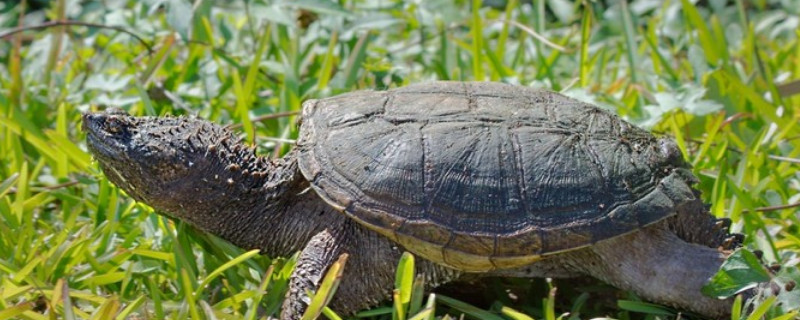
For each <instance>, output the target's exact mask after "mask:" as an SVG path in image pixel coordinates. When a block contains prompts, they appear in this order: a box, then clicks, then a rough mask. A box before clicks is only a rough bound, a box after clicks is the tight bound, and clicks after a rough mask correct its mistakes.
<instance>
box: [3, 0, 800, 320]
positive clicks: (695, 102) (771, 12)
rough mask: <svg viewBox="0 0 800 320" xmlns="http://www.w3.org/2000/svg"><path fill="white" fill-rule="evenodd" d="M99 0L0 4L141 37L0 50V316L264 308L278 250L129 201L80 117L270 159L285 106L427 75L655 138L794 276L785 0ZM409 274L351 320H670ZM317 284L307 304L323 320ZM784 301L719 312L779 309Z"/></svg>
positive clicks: (594, 300) (75, 38) (658, 313)
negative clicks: (474, 83)
mask: <svg viewBox="0 0 800 320" xmlns="http://www.w3.org/2000/svg"><path fill="white" fill-rule="evenodd" d="M29 2H30V1H29ZM117 2H119V3H120V4H119V5H118V6H113V7H105V6H103V5H102V4H101V2H100V1H82V2H80V3H74V2H70V5H69V6H66V5H65V3H66V2H65V1H63V0H58V1H51V2H49V4H50V7H49V8H47V9H45V10H43V11H34V12H28V13H26V14H23V13H22V12H21V10H22V7H21V6H20V5H14V6H12V5H9V4H0V28H3V29H4V31H0V34H2V33H4V32H5V31H9V30H10V29H11V28H14V27H17V26H20V25H23V24H24V25H25V26H33V25H37V24H41V23H43V22H44V21H45V19H49V20H64V19H69V20H73V21H82V22H85V23H95V24H104V25H107V26H118V27H122V29H124V30H127V31H131V32H133V33H135V34H137V35H138V36H139V37H141V39H142V40H143V41H144V42H145V43H146V44H147V45H145V44H143V43H142V42H141V41H139V40H137V39H136V38H134V37H132V36H131V35H129V34H127V33H125V32H121V31H120V30H119V29H108V28H97V27H91V26H86V25H70V26H53V27H47V28H41V29H31V30H27V31H25V32H21V33H17V34H16V36H11V37H6V38H4V39H3V41H0V60H1V61H2V64H0V150H2V152H0V235H1V236H0V319H5V318H19V319H51V318H64V319H83V318H94V319H111V318H116V319H124V318H126V317H128V316H133V315H138V316H139V317H144V316H145V315H146V316H147V317H148V318H159V319H160V318H170V319H183V318H186V317H192V318H209V319H234V318H235V319H238V318H247V319H255V318H259V317H264V316H265V315H269V314H276V312H277V311H278V309H279V307H280V303H281V300H282V297H283V293H284V292H285V289H286V285H287V279H288V276H289V274H290V272H291V270H292V268H293V266H294V260H293V258H292V257H264V256H260V255H257V254H255V252H245V251H243V250H241V249H239V248H236V247H234V246H232V245H230V244H228V243H226V242H224V241H222V240H220V239H218V238H215V237H213V236H209V235H204V234H201V233H198V232H195V231H193V230H192V229H190V228H188V227H186V226H184V225H182V224H174V223H173V222H171V221H169V220H167V219H165V218H163V217H161V216H158V215H156V214H154V213H153V212H152V210H151V209H150V208H148V207H147V206H145V205H142V204H137V203H134V202H133V201H132V200H131V199H130V198H128V197H127V196H126V195H124V194H123V193H122V192H120V190H118V189H117V188H116V187H115V186H113V185H112V184H110V183H109V182H108V180H106V179H105V178H104V177H103V175H102V174H101V172H100V171H99V169H98V167H97V165H96V164H95V163H93V162H92V160H91V157H90V156H89V154H88V153H87V152H86V151H85V144H84V134H83V133H82V132H81V130H80V126H79V122H80V121H79V120H80V113H81V112H84V111H87V110H94V109H97V108H98V105H117V106H121V107H123V108H125V109H127V110H129V111H130V112H131V113H134V114H150V115H164V114H191V115H198V116H200V117H202V118H206V119H210V120H213V121H216V122H219V123H223V124H238V125H240V126H241V129H238V130H240V132H241V133H242V135H243V136H244V137H246V139H247V140H248V141H251V142H253V143H255V144H256V145H257V146H258V148H259V151H260V152H261V153H264V154H273V155H280V154H282V153H284V152H285V151H286V150H288V149H289V148H290V147H291V141H292V139H294V138H295V137H296V134H297V127H296V126H295V125H294V123H295V120H296V116H295V114H296V112H297V111H298V110H299V109H300V105H301V103H302V101H303V100H305V99H308V98H314V97H324V96H330V95H334V94H338V93H342V92H348V91H352V90H357V89H364V88H378V89H383V88H388V87H396V86H401V85H406V84H409V83H417V82H423V81H428V80H431V79H451V80H493V81H505V82H510V83H519V84H523V85H531V86H536V87H544V88H551V89H554V90H558V91H562V92H565V93H566V94H568V95H571V96H573V97H577V98H579V99H582V100H586V101H590V102H593V103H596V104H599V105H601V106H604V107H606V108H609V109H612V110H614V111H616V112H617V113H618V114H619V115H621V116H622V117H624V118H625V119H627V120H629V121H632V122H634V123H637V124H639V125H641V126H644V127H646V128H649V129H652V130H653V131H654V132H656V133H658V134H662V135H669V136H673V137H674V138H675V139H676V140H677V141H678V144H679V146H680V148H681V149H682V150H684V151H685V153H686V157H687V159H688V160H689V161H690V162H691V163H692V164H693V166H694V172H695V174H696V175H697V176H698V177H699V178H700V183H699V184H698V185H697V187H698V188H699V189H700V190H702V191H703V198H704V200H705V201H706V202H708V203H709V204H710V205H711V212H712V213H713V214H714V215H716V216H718V217H730V218H731V219H732V220H733V221H734V231H736V232H741V233H744V234H745V235H746V236H747V238H746V242H745V246H746V247H747V248H749V249H753V250H756V249H757V250H760V251H762V252H763V259H764V260H765V261H766V262H767V263H768V264H772V263H775V264H777V265H780V266H781V267H782V268H781V272H780V273H778V274H777V275H772V274H769V275H767V277H769V278H771V279H772V281H773V282H774V283H775V284H776V285H779V286H780V287H785V286H786V285H787V284H788V282H789V281H791V280H792V279H795V280H798V279H800V276H799V275H798V274H800V272H798V271H797V266H796V265H797V261H798V253H799V252H800V231H799V228H800V215H799V214H798V212H799V211H798V207H797V206H796V204H798V203H800V195H799V194H798V189H800V174H799V172H798V170H797V168H798V165H800V139H798V138H800V126H798V125H797V122H798V120H800V119H798V111H797V110H796V106H798V105H800V96H798V95H796V94H797V93H798V92H797V90H796V89H792V86H790V85H786V84H787V83H789V82H791V81H793V80H796V79H800V58H798V57H800V44H799V43H798V35H800V31H798V28H797V23H798V19H800V16H799V15H798V10H799V9H798V8H799V7H800V6H798V5H796V4H797V3H796V1H778V0H758V1H745V0H737V1H733V3H730V4H724V5H719V6H717V5H714V4H716V3H718V1H709V2H711V3H712V4H708V5H704V6H701V7H695V6H694V5H692V4H691V1H687V0H682V1H676V0H672V1H665V2H664V3H658V2H654V1H643V0H642V1H638V0H637V1H631V2H630V3H627V4H624V5H615V6H611V7H606V6H604V5H603V4H601V2H600V1H598V2H592V1H569V0H563V1H547V2H546V3H545V1H534V2H533V5H530V4H526V3H527V2H525V1H508V2H507V3H508V5H507V6H506V7H505V8H502V7H501V8H490V7H481V8H479V7H476V5H477V4H480V3H481V1H457V0H440V1H439V0H437V1H419V2H401V1H377V0H371V1H367V0H365V1H345V0H341V1H338V2H332V1H328V0H304V1H295V2H289V1H286V2H282V1H274V2H269V1H266V2H265V1H247V2H243V1H231V2H229V3H223V2H214V1H192V2H191V3H190V2H189V1H185V0H175V1H166V2H165V3H166V4H167V6H166V7H165V8H163V9H157V8H154V7H151V6H150V4H151V3H155V2H156V1H150V2H148V1H121V2H120V1H117ZM608 2H610V3H616V1H608ZM195 3H197V5H196V6H194V7H193V5H194V4H195ZM785 3H794V4H795V5H793V6H790V5H786V6H783V5H784V4H785ZM190 11H192V12H193V14H192V15H189V14H188V12H190ZM301 14H302V17H303V19H304V21H311V23H310V24H309V25H308V26H307V27H305V26H301V25H299V23H298V21H299V20H298V19H297V17H299V16H300V15H301ZM23 15H25V19H22V20H21V19H20V17H22V16H23ZM148 47H149V48H148ZM275 114H278V115H285V116H271V115H275ZM654 254H655V253H654ZM751 267H752V268H760V267H758V266H751ZM344 272H347V266H346V264H344ZM756 273H758V272H756ZM329 279H330V281H331V282H329V283H327V284H326V288H329V289H330V291H332V290H333V289H334V288H335V287H336V281H337V278H336V277H335V276H332V277H330V278H329ZM421 279H422V278H420V277H416V276H414V274H413V259H412V258H406V259H404V260H403V262H402V263H401V264H400V268H399V269H398V280H397V284H396V285H397V288H396V291H395V294H394V297H395V299H394V301H393V302H387V303H386V304H385V305H384V306H379V307H376V308H375V309H373V310H368V311H364V312H363V313H362V314H361V315H362V316H367V317H370V318H378V319H433V318H434V317H435V318H443V319H449V318H459V317H460V316H461V314H464V315H466V317H467V318H485V319H508V318H510V319H530V318H535V319H547V320H554V319H556V318H569V319H574V318H592V317H611V318H618V319H631V318H648V319H651V318H675V317H676V316H675V315H676V311H675V310H672V309H670V308H667V307H663V306H658V305H652V304H649V303H645V302H642V301H641V300H639V299H638V298H637V297H635V296H633V295H631V294H626V293H619V292H614V291H611V293H610V294H609V293H608V292H609V289H608V288H607V287H603V286H598V285H594V284H590V285H586V286H582V287H580V288H577V289H575V288H569V287H559V286H558V284H559V282H552V283H551V282H542V281H539V282H535V283H534V285H533V286H532V287H531V291H533V292H532V293H531V294H530V295H527V296H526V297H524V298H523V299H519V300H518V301H516V302H515V301H512V300H509V299H508V298H506V297H504V296H503V295H501V294H498V295H497V301H496V302H495V303H494V304H492V305H491V306H489V308H488V309H487V308H478V307H476V306H472V305H469V304H466V303H464V302H460V301H457V300H455V299H452V298H448V297H443V296H437V295H425V294H424V293H422V292H421V289H420V288H422V283H421V281H422V280H421ZM747 281H748V279H742V278H737V279H734V280H732V281H731V283H722V284H730V285H733V286H744V285H747V284H748V283H746V282H747ZM529 286H530V285H529ZM322 291H323V292H320V294H318V296H319V297H318V298H317V300H315V302H316V301H319V303H318V304H315V307H314V308H313V310H310V312H314V314H319V313H324V314H325V315H327V316H328V317H331V318H335V317H336V316H334V315H333V313H332V311H331V310H329V309H325V308H323V307H322V305H323V304H324V302H325V301H326V300H327V299H328V297H327V296H326V295H327V293H329V290H328V289H326V290H322ZM500 292H503V291H502V290H500ZM798 292H800V289H798V290H795V291H791V292H787V291H786V290H783V293H782V294H781V295H778V296H777V297H769V298H764V299H761V300H760V302H757V303H756V305H755V306H754V307H753V308H752V309H751V310H752V313H750V312H744V313H742V314H739V313H738V312H737V313H734V316H733V318H734V319H758V318H762V317H764V318H770V319H790V318H793V317H796V316H797V312H798V309H800V306H799V305H798V303H797V302H796V301H800V294H798ZM609 296H610V297H611V298H609ZM609 299H611V300H610V301H612V302H609ZM781 302H782V303H781ZM742 303H746V302H742ZM609 304H611V305H609ZM309 315H311V314H309Z"/></svg>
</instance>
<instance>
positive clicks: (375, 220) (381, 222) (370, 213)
mask: <svg viewBox="0 0 800 320" xmlns="http://www.w3.org/2000/svg"><path fill="white" fill-rule="evenodd" d="M344 211H345V213H346V214H348V215H352V216H354V217H355V218H356V219H357V220H361V221H363V222H364V223H366V224H367V226H368V227H370V228H372V229H375V230H376V231H378V232H382V233H387V235H388V236H389V237H390V238H394V235H395V234H396V233H395V231H396V230H397V229H398V228H400V227H401V226H402V225H403V224H405V220H406V219H404V218H398V217H395V216H393V215H390V214H386V212H381V211H378V210H373V209H366V208H364V207H363V206H362V204H361V203H359V202H357V201H356V202H352V203H350V204H349V205H348V206H346V208H345V209H344Z"/></svg>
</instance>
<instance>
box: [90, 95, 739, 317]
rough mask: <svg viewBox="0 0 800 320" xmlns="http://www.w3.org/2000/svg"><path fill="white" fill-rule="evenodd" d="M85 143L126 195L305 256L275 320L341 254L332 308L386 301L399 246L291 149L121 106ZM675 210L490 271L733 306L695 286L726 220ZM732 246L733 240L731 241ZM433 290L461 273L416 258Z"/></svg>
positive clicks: (674, 301) (238, 240)
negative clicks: (309, 174)
mask: <svg viewBox="0 0 800 320" xmlns="http://www.w3.org/2000/svg"><path fill="white" fill-rule="evenodd" d="M83 127H84V130H85V131H86V132H87V145H88V147H89V149H90V151H91V152H92V153H93V154H94V156H95V158H96V159H97V160H98V162H99V163H100V165H101V167H102V168H103V171H104V172H105V173H106V175H107V176H108V178H109V179H110V180H111V181H112V182H114V183H115V184H116V185H117V186H119V187H121V188H123V189H124V190H125V191H126V192H127V193H128V194H129V195H130V196H132V197H133V198H135V199H136V200H138V201H141V202H144V203H147V204H149V205H150V206H152V207H153V208H155V209H156V210H158V211H159V212H161V213H163V214H166V215H169V216H171V217H174V218H177V219H180V220H183V221H185V222H187V223H189V224H191V225H193V226H195V227H197V228H199V229H201V230H203V231H206V232H209V233H212V234H215V235H217V236H220V237H221V238H223V239H226V240H228V241H231V242H232V243H234V244H236V245H238V246H240V247H243V248H247V249H252V248H258V249H261V250H262V252H263V253H265V254H267V255H270V256H286V255H291V254H293V253H294V252H297V251H298V250H299V251H301V255H300V258H299V261H298V267H297V268H296V270H295V272H294V273H293V275H292V279H291V281H290V288H289V292H288V293H287V299H286V302H285V303H284V307H283V310H282V314H281V318H283V319H297V318H299V317H300V315H301V314H302V312H303V311H304V310H305V308H306V306H307V303H308V298H307V297H306V296H305V292H306V291H307V290H311V291H313V290H314V289H315V288H316V287H317V285H318V284H319V280H320V279H321V276H322V274H324V272H325V271H326V269H327V267H328V266H329V265H330V263H331V262H332V261H334V260H335V259H336V258H337V257H338V256H339V255H340V254H342V253H348V254H349V256H350V258H349V260H348V263H347V266H346V268H345V273H344V278H343V280H342V283H341V285H340V287H339V289H338V291H337V294H336V296H335V298H334V300H333V301H332V302H331V307H332V308H333V309H334V310H336V311H338V312H340V313H343V314H349V313H353V312H356V311H358V310H361V309H363V308H366V307H369V306H371V305H374V304H375V303H377V302H379V301H382V300H384V299H385V298H386V297H388V295H389V293H390V292H391V289H392V286H393V279H394V269H395V266H396V263H397V260H398V258H399V257H400V254H401V252H402V251H403V250H404V249H407V250H410V251H412V252H414V249H413V248H404V247H403V246H402V245H398V244H396V243H395V242H393V241H390V240H389V239H388V238H386V237H384V236H383V235H380V234H379V233H376V232H374V231H372V230H371V229H368V228H366V227H364V226H362V224H360V223H357V222H356V221H354V220H353V219H350V218H348V217H347V216H346V215H344V214H342V213H340V212H338V211H337V210H335V209H334V208H333V207H331V206H330V205H329V204H328V203H326V202H325V201H324V200H322V199H321V198H320V197H319V195H318V194H317V193H316V192H315V191H314V190H313V189H312V186H311V184H310V183H309V181H308V180H307V178H306V177H305V176H303V174H302V173H301V172H300V170H299V168H298V161H297V158H298V156H297V154H296V152H297V151H292V152H290V153H288V154H287V155H286V156H285V157H283V158H281V159H272V160H270V159H267V158H264V157H260V156H257V155H255V154H254V152H253V150H252V149H249V148H246V147H245V146H243V145H242V144H241V143H239V142H238V139H236V138H235V136H234V135H233V134H232V133H231V132H229V131H228V130H226V129H224V128H222V127H220V126H218V125H215V124H212V123H209V122H206V121H202V120H197V119H191V118H153V117H131V116H128V115H126V114H124V113H122V112H120V111H114V110H112V111H107V112H103V113H94V114H86V115H84V119H83ZM687 197H688V198H687V199H686V201H684V202H683V203H682V204H680V205H679V206H677V207H676V208H675V211H676V212H677V214H676V215H673V216H672V217H669V218H667V219H665V220H662V221H661V222H656V223H654V224H650V225H649V226H647V227H644V228H641V229H640V230H638V231H635V232H632V233H629V234H626V235H623V236H618V237H614V238H611V239H608V240H604V241H600V242H598V243H596V244H594V245H592V246H589V247H586V248H583V249H578V250H572V251H566V252H562V253H558V254H553V255H549V256H545V257H543V258H542V260H539V261H537V262H535V263H532V264H530V265H525V266H520V267H516V268H511V269H500V270H494V271H490V272H486V273H482V274H485V275H490V276H512V277H570V276H575V275H581V274H584V275H590V276H593V277H596V278H599V279H602V280H604V281H606V282H608V283H610V284H612V285H615V286H617V287H619V288H621V289H626V290H632V291H634V292H636V293H637V294H639V295H640V296H642V297H644V298H646V299H648V300H652V301H655V302H660V303H664V304H668V305H672V306H675V307H678V308H681V309H686V310H691V311H694V312H696V313H699V314H703V315H706V316H709V317H721V316H724V315H725V314H726V313H728V312H729V310H730V306H731V303H730V301H722V300H716V299H711V298H708V297H704V296H703V295H702V294H701V293H700V288H701V287H702V286H703V284H704V283H705V282H706V281H707V279H708V278H709V277H711V276H712V275H713V274H714V273H715V272H716V270H717V268H718V267H719V266H720V263H721V261H722V260H723V258H724V255H725V253H724V252H723V251H721V250H719V247H721V246H723V247H724V245H723V243H724V242H725V241H726V238H727V237H728V236H727V224H726V222H724V221H721V222H720V221H716V220H715V219H713V218H712V217H711V216H709V215H708V214H707V212H706V210H705V208H704V207H703V205H702V203H701V202H700V201H699V200H698V199H696V198H695V197H693V196H692V195H687ZM728 242H730V241H728ZM417 272H418V273H420V274H423V275H424V276H425V277H426V279H427V284H428V286H429V288H432V287H435V286H436V285H438V284H441V283H444V282H448V281H452V280H455V279H457V278H458V277H459V276H460V275H462V274H463V272H462V271H458V270H455V269H452V268H448V267H445V266H442V265H440V264H437V263H433V262H430V261H428V260H425V259H420V261H419V263H418V267H417Z"/></svg>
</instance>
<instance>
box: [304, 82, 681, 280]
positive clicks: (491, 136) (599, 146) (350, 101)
mask: <svg viewBox="0 0 800 320" xmlns="http://www.w3.org/2000/svg"><path fill="white" fill-rule="evenodd" d="M297 146H298V149H299V150H300V152H299V153H298V160H299V162H298V163H299V167H300V170H301V171H302V173H303V175H304V176H305V177H306V178H307V179H308V180H309V181H310V182H311V185H312V187H313V188H314V190H315V191H316V192H317V193H318V194H319V195H320V196H321V197H322V198H323V199H324V200H325V201H327V202H328V203H329V204H330V205H332V206H334V207H335V208H337V209H339V210H341V211H342V212H344V213H345V214H346V215H347V216H349V217H350V218H352V219H355V220H357V221H358V222H360V223H361V224H363V225H365V226H366V227H368V228H370V229H372V230H375V231H377V232H379V233H381V234H383V235H384V236H386V237H388V238H390V239H392V240H393V241H396V242H397V243H399V244H401V245H402V246H404V247H405V248H406V249H408V250H410V251H412V252H413V253H415V254H417V255H420V256H422V257H424V258H427V259H429V260H432V261H435V262H438V263H442V264H444V265H448V266H451V267H454V268H457V269H460V270H464V271H487V270H493V269H499V268H512V267H517V266H521V265H525V264H529V263H532V262H534V261H536V260H538V259H540V258H541V257H542V256H543V255H547V254H554V253H558V252H563V251H567V250H572V249H577V248H581V247H585V246H588V245H591V244H593V243H595V242H597V241H602V240H604V239H609V238H612V237H616V236H619V235H623V234H626V233H629V232H632V231H636V230H638V229H639V228H641V227H643V226H646V225H648V224H651V223H654V222H656V221H659V220H662V219H664V218H666V217H669V216H671V215H673V214H674V213H675V211H676V207H678V206H680V205H682V204H683V203H685V202H687V201H690V200H693V199H694V195H693V193H692V190H691V188H690V186H689V185H690V184H691V183H692V182H693V180H692V179H693V177H692V176H691V173H689V172H688V170H686V169H685V168H686V167H687V164H686V163H685V162H684V161H683V158H682V155H681V153H680V151H679V150H678V149H677V147H676V145H675V144H674V143H673V142H671V141H670V140H668V139H657V138H656V137H654V136H653V135H652V134H650V133H649V132H647V131H644V130H642V129H639V128H637V127H635V126H633V125H631V124H629V123H627V122H625V121H623V120H621V119H619V118H618V117H617V116H615V115H613V114H611V113H609V112H607V111H605V110H602V109H600V108H598V107H595V106H593V105H590V104H587V103H583V102H580V101H577V100H574V99H571V98H568V97H565V96H563V95H560V94H558V93H554V92H549V91H544V90H537V89H532V88H528V87H520V86H512V85H506V84H500V83H489V82H433V83H424V84H418V85H411V86H408V87H404V88H399V89H395V90H389V91H382V92H378V91H361V92H353V93H347V94H343V95H340V96H335V97H331V98H327V99H322V100H310V101H307V102H306V103H304V105H303V114H302V122H301V128H300V137H299V140H298V143H297Z"/></svg>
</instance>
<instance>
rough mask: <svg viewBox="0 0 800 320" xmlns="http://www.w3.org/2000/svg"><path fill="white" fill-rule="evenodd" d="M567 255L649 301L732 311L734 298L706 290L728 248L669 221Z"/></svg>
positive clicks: (707, 311)
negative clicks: (682, 232)
mask: <svg viewBox="0 0 800 320" xmlns="http://www.w3.org/2000/svg"><path fill="white" fill-rule="evenodd" d="M563 259H564V260H563V261H564V262H565V263H566V264H568V265H570V266H571V267H572V268H575V269H577V270H581V271H582V272H584V273H585V274H588V275H591V276H593V277H595V278H598V279H600V280H603V281H605V282H607V283H609V284H611V285H613V286H615V287H618V288H620V289H624V290H630V291H633V292H634V293H636V294H638V295H639V296H640V297H642V298H644V299H646V300H649V301H654V302H658V303H662V304H665V305H670V306H674V307H676V308H679V309H683V310H688V311H692V312H695V313H698V314H702V315H704V316H708V317H714V318H720V317H723V316H726V315H728V314H730V312H731V307H732V300H731V299H728V300H719V299H715V298H711V297H707V296H705V295H703V294H702V292H701V289H702V287H703V286H704V285H705V284H706V283H707V282H708V280H709V279H710V278H711V277H712V276H714V274H715V273H716V272H717V270H718V269H719V267H720V265H721V264H722V262H723V260H724V259H725V254H723V253H722V252H720V251H719V250H717V249H716V248H709V247H707V246H704V245H699V244H693V243H688V242H685V241H683V240H681V239H680V238H679V237H678V236H677V235H676V234H675V233H673V232H672V231H671V230H670V229H669V228H668V227H667V226H665V225H664V224H657V225H654V226H651V227H646V228H643V229H642V230H640V231H637V232H634V233H632V234H629V235H625V236H621V237H616V238H613V239H609V240H605V241H601V242H598V243H597V244H595V245H594V246H592V247H590V248H587V249H584V250H578V251H575V252H571V253H567V254H565V256H564V257H563Z"/></svg>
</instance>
